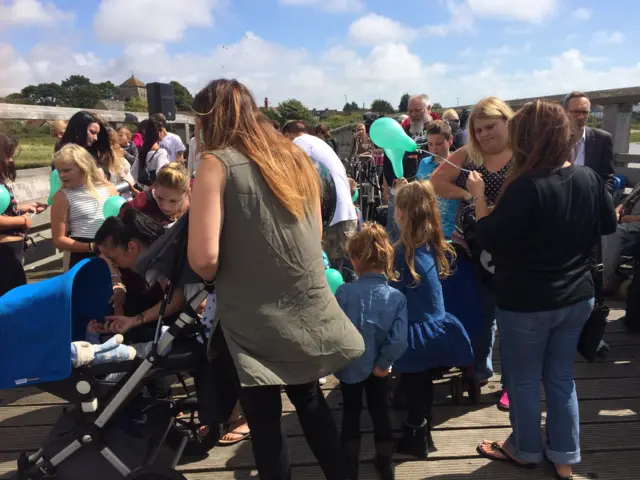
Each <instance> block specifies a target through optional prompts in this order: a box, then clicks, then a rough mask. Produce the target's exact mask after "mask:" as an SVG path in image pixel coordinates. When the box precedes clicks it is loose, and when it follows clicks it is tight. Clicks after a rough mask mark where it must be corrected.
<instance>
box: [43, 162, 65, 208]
mask: <svg viewBox="0 0 640 480" xmlns="http://www.w3.org/2000/svg"><path fill="white" fill-rule="evenodd" d="M61 188H62V182H61V181H60V174H59V173H58V170H54V171H53V172H51V175H50V176H49V200H47V203H48V204H49V205H51V204H52V203H53V196H54V195H55V194H56V193H58V190H60V189H61Z"/></svg>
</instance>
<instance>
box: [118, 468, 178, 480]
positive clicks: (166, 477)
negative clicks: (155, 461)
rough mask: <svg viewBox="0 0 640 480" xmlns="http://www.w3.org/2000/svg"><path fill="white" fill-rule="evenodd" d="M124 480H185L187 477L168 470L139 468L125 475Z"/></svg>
mask: <svg viewBox="0 0 640 480" xmlns="http://www.w3.org/2000/svg"><path fill="white" fill-rule="evenodd" d="M124 480H187V477H185V476H184V475H182V474H181V473H180V472H176V471H175V470H172V469H170V468H152V467H141V468H138V469H137V470H134V471H133V472H131V473H130V474H129V475H127V476H126V477H125V479H124Z"/></svg>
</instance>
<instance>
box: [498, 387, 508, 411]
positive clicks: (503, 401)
mask: <svg viewBox="0 0 640 480" xmlns="http://www.w3.org/2000/svg"><path fill="white" fill-rule="evenodd" d="M498 410H502V411H503V412H508V411H509V395H507V391H506V390H503V391H502V396H501V397H500V401H499V402H498Z"/></svg>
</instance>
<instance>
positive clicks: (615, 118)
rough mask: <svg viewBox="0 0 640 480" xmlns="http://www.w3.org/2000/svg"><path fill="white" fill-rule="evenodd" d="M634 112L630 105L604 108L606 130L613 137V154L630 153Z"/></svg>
mask: <svg viewBox="0 0 640 480" xmlns="http://www.w3.org/2000/svg"><path fill="white" fill-rule="evenodd" d="M632 110H633V105H631V104H630V103H616V104H613V105H605V106H604V129H605V130H606V131H607V132H609V133H610V134H611V136H612V137H613V153H629V141H630V140H631V120H632Z"/></svg>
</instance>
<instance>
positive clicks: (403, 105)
mask: <svg viewBox="0 0 640 480" xmlns="http://www.w3.org/2000/svg"><path fill="white" fill-rule="evenodd" d="M409 98H411V96H410V95H409V94H408V93H405V94H404V95H402V98H401V99H400V105H398V111H399V112H408V111H409Z"/></svg>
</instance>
